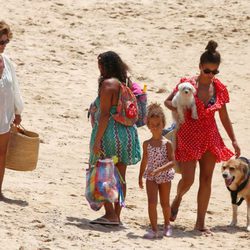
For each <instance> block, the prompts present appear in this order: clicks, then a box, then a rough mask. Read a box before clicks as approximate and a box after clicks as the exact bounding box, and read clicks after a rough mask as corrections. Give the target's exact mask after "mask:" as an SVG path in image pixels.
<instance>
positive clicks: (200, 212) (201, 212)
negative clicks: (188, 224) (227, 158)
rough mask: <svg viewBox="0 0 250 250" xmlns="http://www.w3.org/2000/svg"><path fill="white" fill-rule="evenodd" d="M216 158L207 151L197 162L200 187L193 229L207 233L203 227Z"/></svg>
mask: <svg viewBox="0 0 250 250" xmlns="http://www.w3.org/2000/svg"><path fill="white" fill-rule="evenodd" d="M215 162H216V158H215V156H214V155H213V154H212V153H211V152H209V151H207V152H206V153H205V154H204V155H203V156H202V158H201V160H200V161H199V163H200V186H199V191H198V196H197V203H198V207H197V220H196V224H195V228H196V229H198V230H200V231H204V232H206V231H207V232H209V230H208V229H207V228H206V227H205V216H206V212H207V208H208V203H209V199H210V195H211V184H212V177H213V172H214V166H215Z"/></svg>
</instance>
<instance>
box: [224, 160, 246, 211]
mask: <svg viewBox="0 0 250 250" xmlns="http://www.w3.org/2000/svg"><path fill="white" fill-rule="evenodd" d="M239 159H240V160H242V161H244V162H246V163H247V164H248V173H247V175H246V180H245V181H243V182H242V183H241V184H240V185H239V187H238V188H237V190H235V191H233V190H231V189H230V188H229V187H227V189H228V190H229V191H230V193H231V200H232V204H234V205H237V206H240V204H241V203H242V201H243V200H244V198H243V197H241V198H240V200H239V201H237V195H238V193H239V192H240V191H241V190H242V189H243V188H244V187H245V186H246V185H247V183H248V180H249V177H250V161H249V160H248V159H247V158H245V157H239Z"/></svg>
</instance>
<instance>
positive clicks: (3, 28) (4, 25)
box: [0, 21, 12, 39]
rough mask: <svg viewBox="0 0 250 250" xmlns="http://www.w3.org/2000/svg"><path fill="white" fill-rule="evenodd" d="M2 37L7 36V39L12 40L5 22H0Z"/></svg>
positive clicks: (0, 34)
mask: <svg viewBox="0 0 250 250" xmlns="http://www.w3.org/2000/svg"><path fill="white" fill-rule="evenodd" d="M2 35H7V36H8V39H11V38H12V32H11V30H10V26H9V25H8V24H7V23H6V22H5V21H0V37H1V36H2Z"/></svg>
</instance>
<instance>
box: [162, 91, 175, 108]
mask: <svg viewBox="0 0 250 250" xmlns="http://www.w3.org/2000/svg"><path fill="white" fill-rule="evenodd" d="M174 96H175V93H174V92H172V93H171V94H170V95H169V96H168V97H167V99H166V100H165V101H164V105H165V106H166V107H167V108H168V109H170V110H172V111H176V110H177V109H176V108H175V107H173V105H172V99H173V97H174Z"/></svg>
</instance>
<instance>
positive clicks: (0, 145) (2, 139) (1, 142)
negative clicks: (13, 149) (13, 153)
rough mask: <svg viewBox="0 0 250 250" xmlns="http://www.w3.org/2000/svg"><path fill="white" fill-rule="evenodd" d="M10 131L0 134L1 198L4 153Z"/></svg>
mask: <svg viewBox="0 0 250 250" xmlns="http://www.w3.org/2000/svg"><path fill="white" fill-rule="evenodd" d="M9 138H10V133H9V132H8V133H5V134H1V135H0V199H2V198H3V194H2V184H3V178H4V172H5V161H6V153H7V148H8V143H9Z"/></svg>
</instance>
